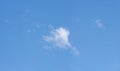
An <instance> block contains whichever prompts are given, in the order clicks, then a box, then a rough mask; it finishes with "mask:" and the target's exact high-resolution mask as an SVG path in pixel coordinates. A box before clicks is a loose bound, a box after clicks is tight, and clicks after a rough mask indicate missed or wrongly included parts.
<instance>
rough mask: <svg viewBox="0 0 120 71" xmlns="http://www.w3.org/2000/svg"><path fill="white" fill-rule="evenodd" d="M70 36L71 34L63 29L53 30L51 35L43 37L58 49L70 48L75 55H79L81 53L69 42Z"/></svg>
mask: <svg viewBox="0 0 120 71" xmlns="http://www.w3.org/2000/svg"><path fill="white" fill-rule="evenodd" d="M69 35H70V32H69V31H68V30H67V29H65V28H63V27H60V28H57V29H54V28H53V30H52V31H51V32H50V35H48V36H43V39H44V40H45V41H46V42H48V43H50V44H52V45H54V46H55V47H57V48H64V49H66V48H70V49H71V50H72V53H73V54H74V55H78V54H79V51H78V50H77V49H76V48H75V47H73V46H72V45H71V43H70V41H69Z"/></svg>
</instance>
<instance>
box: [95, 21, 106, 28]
mask: <svg viewBox="0 0 120 71" xmlns="http://www.w3.org/2000/svg"><path fill="white" fill-rule="evenodd" d="M95 23H96V25H97V26H98V27H99V28H100V29H103V30H105V29H106V28H105V26H104V25H103V23H101V20H100V19H97V20H96V21H95Z"/></svg>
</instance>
